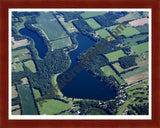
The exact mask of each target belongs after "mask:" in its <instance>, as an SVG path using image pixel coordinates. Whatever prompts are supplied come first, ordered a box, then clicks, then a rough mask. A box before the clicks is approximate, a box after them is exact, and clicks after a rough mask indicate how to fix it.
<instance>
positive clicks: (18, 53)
mask: <svg viewBox="0 0 160 128" xmlns="http://www.w3.org/2000/svg"><path fill="white" fill-rule="evenodd" d="M27 53H30V51H29V50H28V49H27V48H24V49H20V50H14V51H12V57H16V56H24V55H25V54H27Z"/></svg>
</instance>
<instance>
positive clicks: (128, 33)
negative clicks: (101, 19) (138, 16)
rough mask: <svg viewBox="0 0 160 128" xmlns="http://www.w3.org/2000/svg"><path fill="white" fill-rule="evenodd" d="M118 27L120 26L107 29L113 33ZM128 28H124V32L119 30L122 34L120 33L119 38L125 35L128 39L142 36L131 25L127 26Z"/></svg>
mask: <svg viewBox="0 0 160 128" xmlns="http://www.w3.org/2000/svg"><path fill="white" fill-rule="evenodd" d="M117 26H118V25H114V26H110V27H107V29H109V30H110V31H113V30H115V29H116V27H117ZM126 26H127V27H126V28H124V27H123V30H121V29H119V30H120V32H121V33H118V35H119V36H120V35H124V36H126V37H129V36H133V35H135V34H140V32H139V31H138V30H137V29H135V28H133V27H132V26H131V25H130V24H127V25H126Z"/></svg>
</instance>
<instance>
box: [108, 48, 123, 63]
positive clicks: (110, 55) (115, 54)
mask: <svg viewBox="0 0 160 128" xmlns="http://www.w3.org/2000/svg"><path fill="white" fill-rule="evenodd" d="M105 56H106V57H107V58H108V59H109V62H114V61H118V58H120V57H123V56H126V54H124V53H123V51H122V50H118V51H115V52H111V53H108V54H105Z"/></svg>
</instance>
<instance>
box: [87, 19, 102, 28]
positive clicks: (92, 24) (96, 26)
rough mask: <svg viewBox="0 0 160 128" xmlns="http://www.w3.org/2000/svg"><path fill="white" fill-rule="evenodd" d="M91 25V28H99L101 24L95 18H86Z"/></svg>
mask: <svg viewBox="0 0 160 128" xmlns="http://www.w3.org/2000/svg"><path fill="white" fill-rule="evenodd" d="M85 21H86V22H87V23H88V25H89V26H91V28H93V29H97V28H100V27H101V26H100V25H99V24H98V23H97V22H96V21H95V20H94V19H92V18H91V19H87V20H85Z"/></svg>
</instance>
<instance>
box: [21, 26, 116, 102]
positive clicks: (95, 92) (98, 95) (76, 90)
mask: <svg viewBox="0 0 160 128" xmlns="http://www.w3.org/2000/svg"><path fill="white" fill-rule="evenodd" d="M19 32H20V33H21V34H22V35H25V36H29V37H31V38H32V39H33V40H34V42H35V48H36V49H37V51H38V54H39V57H41V58H44V56H45V54H46V52H47V50H48V49H47V47H46V45H45V44H44V41H43V39H42V38H41V37H40V36H39V35H38V34H37V33H36V32H33V31H30V30H28V29H26V28H23V29H21V30H20V31H19ZM76 39H77V41H78V43H79V45H78V48H77V49H76V50H74V51H72V52H70V53H69V56H70V58H71V66H70V68H69V69H68V70H67V71H66V72H67V73H69V71H70V70H72V69H73V68H74V67H75V66H77V65H78V63H77V61H76V58H77V56H78V55H79V54H80V53H82V52H83V51H85V50H87V49H88V48H89V47H91V46H93V45H94V43H95V42H94V41H93V40H92V39H91V38H89V37H87V36H84V35H79V36H77V38H76ZM62 75H63V74H61V75H59V76H58V78H61V77H62ZM61 91H62V93H63V94H64V96H67V97H73V98H83V99H97V100H104V101H106V100H109V99H112V98H114V97H115V96H116V92H115V90H114V89H113V88H110V87H109V86H107V85H106V84H104V83H103V82H100V81H99V80H98V79H97V78H95V77H93V75H91V74H89V73H88V72H87V71H86V70H82V71H81V72H80V73H76V76H75V77H73V79H72V80H71V81H70V82H67V83H66V85H65V86H64V87H63V88H62V89H61Z"/></svg>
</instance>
